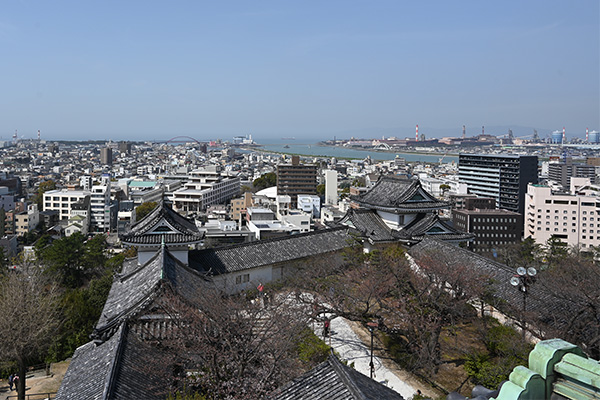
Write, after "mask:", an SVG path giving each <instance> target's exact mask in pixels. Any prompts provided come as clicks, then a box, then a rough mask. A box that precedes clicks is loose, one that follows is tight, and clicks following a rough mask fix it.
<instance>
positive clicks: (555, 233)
mask: <svg viewBox="0 0 600 400" xmlns="http://www.w3.org/2000/svg"><path fill="white" fill-rule="evenodd" d="M524 220H525V222H524V224H525V226H524V228H525V237H531V238H533V239H534V240H535V241H536V243H539V244H546V243H547V242H548V240H549V239H550V238H551V237H555V238H558V239H560V240H561V241H562V242H563V243H565V244H567V245H568V246H570V247H574V248H579V249H581V250H588V249H589V248H590V247H591V246H599V245H600V186H597V185H590V180H589V178H571V187H570V191H569V192H555V191H553V190H552V188H550V187H549V186H545V185H534V184H529V185H528V187H527V195H526V196H525V218H524Z"/></svg>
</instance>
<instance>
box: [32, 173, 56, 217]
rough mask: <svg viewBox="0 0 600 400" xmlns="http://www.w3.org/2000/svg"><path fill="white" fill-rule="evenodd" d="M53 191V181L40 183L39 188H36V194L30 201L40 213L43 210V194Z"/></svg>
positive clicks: (54, 185) (54, 187)
mask: <svg viewBox="0 0 600 400" xmlns="http://www.w3.org/2000/svg"><path fill="white" fill-rule="evenodd" d="M54 189H56V182H54V181H53V180H48V181H44V182H40V186H39V187H38V190H37V193H36V194H35V195H34V196H33V198H32V201H33V202H34V203H35V204H37V205H38V209H39V210H40V211H41V210H43V205H44V204H43V203H44V193H46V192H47V191H49V190H54Z"/></svg>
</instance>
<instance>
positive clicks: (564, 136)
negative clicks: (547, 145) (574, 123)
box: [562, 126, 567, 143]
mask: <svg viewBox="0 0 600 400" xmlns="http://www.w3.org/2000/svg"><path fill="white" fill-rule="evenodd" d="M566 137H567V136H566V134H565V127H564V126H563V141H562V142H563V143H564V142H566V140H565V139H566Z"/></svg>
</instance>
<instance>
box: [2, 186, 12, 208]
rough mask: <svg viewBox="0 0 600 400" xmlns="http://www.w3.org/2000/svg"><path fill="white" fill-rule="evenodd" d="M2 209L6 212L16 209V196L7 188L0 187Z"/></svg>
mask: <svg viewBox="0 0 600 400" xmlns="http://www.w3.org/2000/svg"><path fill="white" fill-rule="evenodd" d="M0 208H4V210H5V211H9V210H12V209H13V208H15V195H14V194H12V193H10V191H9V189H8V188H7V187H6V186H0Z"/></svg>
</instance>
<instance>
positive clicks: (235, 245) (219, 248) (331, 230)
mask: <svg viewBox="0 0 600 400" xmlns="http://www.w3.org/2000/svg"><path fill="white" fill-rule="evenodd" d="M347 229H348V227H347V226H336V227H334V228H329V229H323V230H318V231H312V232H303V233H298V234H296V235H289V236H281V237H274V238H269V239H264V240H255V241H254V242H247V243H236V244H231V245H228V246H222V247H213V248H208V249H202V250H200V251H206V250H213V251H214V252H215V253H216V252H218V251H220V250H228V249H234V248H242V247H249V246H257V245H260V244H267V243H273V242H278V241H283V240H289V239H294V238H300V237H308V236H316V235H320V234H323V233H330V232H337V231H341V230H347Z"/></svg>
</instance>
